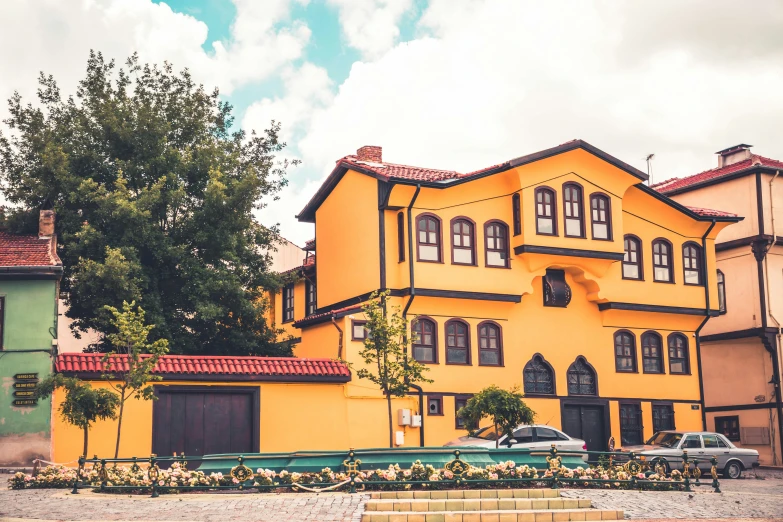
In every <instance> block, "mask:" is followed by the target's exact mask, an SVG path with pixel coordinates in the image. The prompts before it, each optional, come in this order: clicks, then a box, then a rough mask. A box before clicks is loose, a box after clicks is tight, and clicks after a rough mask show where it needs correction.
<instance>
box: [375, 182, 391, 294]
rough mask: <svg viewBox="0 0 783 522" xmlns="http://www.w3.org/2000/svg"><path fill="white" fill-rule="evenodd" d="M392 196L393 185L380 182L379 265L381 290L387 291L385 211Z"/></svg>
mask: <svg viewBox="0 0 783 522" xmlns="http://www.w3.org/2000/svg"><path fill="white" fill-rule="evenodd" d="M390 194H391V184H390V183H386V182H383V181H380V180H378V256H379V263H378V264H379V265H380V281H379V282H380V288H381V290H386V213H385V212H384V210H383V209H384V207H385V202H386V201H388V199H389V195H390Z"/></svg>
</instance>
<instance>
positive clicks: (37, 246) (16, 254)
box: [0, 232, 62, 266]
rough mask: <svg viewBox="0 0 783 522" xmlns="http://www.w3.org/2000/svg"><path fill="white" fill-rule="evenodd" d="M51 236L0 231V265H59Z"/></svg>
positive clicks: (60, 262)
mask: <svg viewBox="0 0 783 522" xmlns="http://www.w3.org/2000/svg"><path fill="white" fill-rule="evenodd" d="M59 265H62V261H60V258H59V257H57V253H56V252H53V251H52V240H51V238H39V237H38V236H32V235H24V236H22V235H16V234H10V233H8V232H0V266H59Z"/></svg>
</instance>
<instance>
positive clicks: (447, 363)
mask: <svg viewBox="0 0 783 522" xmlns="http://www.w3.org/2000/svg"><path fill="white" fill-rule="evenodd" d="M445 364H446V366H473V363H472V362H466V363H458V362H449V361H446V363H445Z"/></svg>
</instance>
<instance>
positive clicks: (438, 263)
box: [416, 259, 443, 265]
mask: <svg viewBox="0 0 783 522" xmlns="http://www.w3.org/2000/svg"><path fill="white" fill-rule="evenodd" d="M416 262H417V263H435V264H436V265H442V264H443V261H432V260H430V259H417V260H416Z"/></svg>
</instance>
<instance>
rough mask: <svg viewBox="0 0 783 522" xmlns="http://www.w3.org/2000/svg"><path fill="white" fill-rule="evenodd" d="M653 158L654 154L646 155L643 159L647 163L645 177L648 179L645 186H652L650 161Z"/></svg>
mask: <svg viewBox="0 0 783 522" xmlns="http://www.w3.org/2000/svg"><path fill="white" fill-rule="evenodd" d="M654 157H655V154H648V155H647V157H646V158H644V161H646V162H647V176H648V177H649V178H650V179H648V180H647V185H652V184H653V177H652V160H653V158H654Z"/></svg>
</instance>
